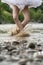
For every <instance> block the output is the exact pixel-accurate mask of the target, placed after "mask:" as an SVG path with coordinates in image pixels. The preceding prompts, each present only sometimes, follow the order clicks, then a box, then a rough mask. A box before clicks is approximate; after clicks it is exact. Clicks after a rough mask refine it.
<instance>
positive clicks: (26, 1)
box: [1, 0, 43, 10]
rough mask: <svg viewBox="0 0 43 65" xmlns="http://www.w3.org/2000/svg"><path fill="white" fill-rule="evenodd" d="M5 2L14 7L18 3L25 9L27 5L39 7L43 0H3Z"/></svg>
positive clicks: (19, 6) (18, 5)
mask: <svg viewBox="0 0 43 65" xmlns="http://www.w3.org/2000/svg"><path fill="white" fill-rule="evenodd" d="M1 1H2V2H3V3H7V4H8V5H10V7H11V8H12V7H13V5H16V6H17V7H18V8H19V9H20V10H23V9H24V7H25V6H29V8H31V7H34V8H36V7H38V6H40V5H41V4H42V2H43V1H42V0H1Z"/></svg>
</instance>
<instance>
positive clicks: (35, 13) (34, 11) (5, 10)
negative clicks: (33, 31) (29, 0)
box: [0, 0, 43, 23]
mask: <svg viewBox="0 0 43 65" xmlns="http://www.w3.org/2000/svg"><path fill="white" fill-rule="evenodd" d="M29 12H30V20H31V21H33V22H34V21H37V22H43V4H42V5H41V6H40V7H38V8H31V9H29ZM23 19H24V16H23V13H22V12H21V13H19V20H20V21H23ZM0 23H14V20H13V17H12V9H11V8H10V7H9V5H7V4H4V3H2V2H1V0H0Z"/></svg>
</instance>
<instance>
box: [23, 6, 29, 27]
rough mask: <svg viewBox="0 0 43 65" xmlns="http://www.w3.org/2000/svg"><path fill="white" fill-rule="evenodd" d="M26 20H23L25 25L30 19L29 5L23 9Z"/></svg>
mask: <svg viewBox="0 0 43 65" xmlns="http://www.w3.org/2000/svg"><path fill="white" fill-rule="evenodd" d="M22 12H23V15H24V21H23V22H22V25H23V27H25V26H26V24H27V23H28V22H29V21H30V16H29V10H28V6H26V7H25V8H24V9H23V11H22Z"/></svg>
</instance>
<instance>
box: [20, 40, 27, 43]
mask: <svg viewBox="0 0 43 65" xmlns="http://www.w3.org/2000/svg"><path fill="white" fill-rule="evenodd" d="M27 42H28V41H27V40H22V41H20V43H27Z"/></svg>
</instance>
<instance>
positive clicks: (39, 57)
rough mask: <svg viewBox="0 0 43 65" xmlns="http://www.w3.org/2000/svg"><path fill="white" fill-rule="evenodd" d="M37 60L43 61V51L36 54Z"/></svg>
mask: <svg viewBox="0 0 43 65" xmlns="http://www.w3.org/2000/svg"><path fill="white" fill-rule="evenodd" d="M34 59H35V60H42V59H43V51H41V52H36V53H34Z"/></svg>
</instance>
